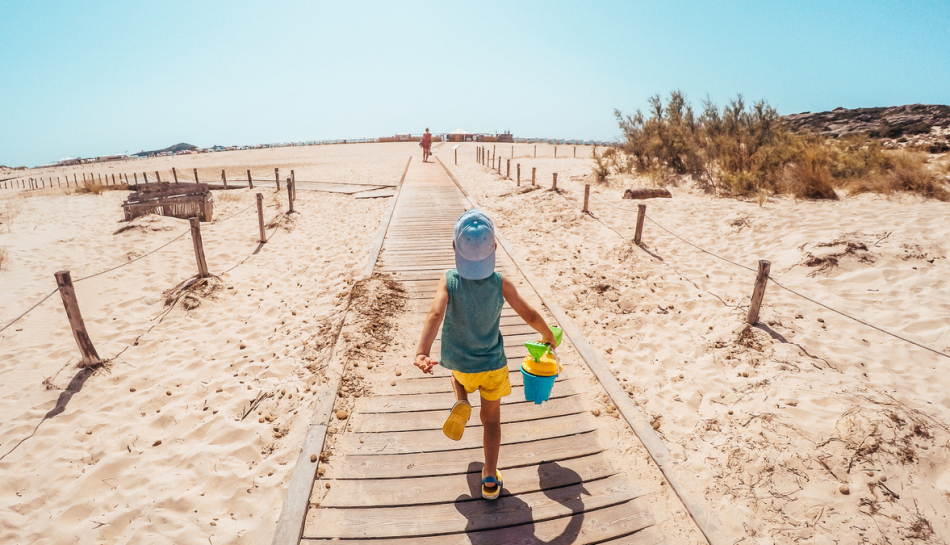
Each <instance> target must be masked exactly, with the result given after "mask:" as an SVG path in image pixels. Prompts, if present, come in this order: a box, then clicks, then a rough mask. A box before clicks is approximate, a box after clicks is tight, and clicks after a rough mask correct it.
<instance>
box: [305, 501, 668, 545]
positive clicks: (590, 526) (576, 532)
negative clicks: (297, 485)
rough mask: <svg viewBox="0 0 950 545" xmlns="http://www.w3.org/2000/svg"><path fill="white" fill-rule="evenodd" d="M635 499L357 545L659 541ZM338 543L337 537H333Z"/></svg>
mask: <svg viewBox="0 0 950 545" xmlns="http://www.w3.org/2000/svg"><path fill="white" fill-rule="evenodd" d="M644 503H645V498H644V499H636V500H632V501H630V502H625V503H621V504H618V505H614V506H611V507H607V508H604V509H597V510H591V511H584V512H581V513H578V514H572V515H571V516H569V517H561V518H555V519H551V520H546V521H539V522H531V523H528V524H525V525H518V526H509V527H506V528H493V529H490V530H485V531H481V532H459V533H453V534H442V535H437V536H424V537H420V536H413V537H408V538H395V539H390V538H387V539H366V540H360V542H359V544H360V545H535V544H537V545H541V544H545V543H549V544H559V545H568V544H571V545H587V544H595V543H597V544H599V543H603V544H604V545H660V544H662V543H665V540H664V536H663V534H662V533H660V530H659V528H657V526H655V524H654V521H653V518H652V516H651V515H650V514H649V513H648V512H647V511H646V509H645V508H643V505H644ZM328 542H329V540H326V539H310V538H304V540H303V541H301V542H300V543H301V545H322V544H324V543H328ZM337 543H339V541H337Z"/></svg>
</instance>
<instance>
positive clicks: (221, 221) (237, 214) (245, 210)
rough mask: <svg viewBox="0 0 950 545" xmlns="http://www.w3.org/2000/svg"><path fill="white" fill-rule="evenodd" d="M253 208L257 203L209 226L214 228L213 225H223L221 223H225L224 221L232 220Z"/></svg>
mask: <svg viewBox="0 0 950 545" xmlns="http://www.w3.org/2000/svg"><path fill="white" fill-rule="evenodd" d="M255 206H257V203H254V204H252V205H251V206H248V207H247V208H245V209H244V210H241V211H240V212H237V213H235V214H232V215H230V216H228V217H226V218H224V219H223V220H218V221H216V222H214V223H212V224H211V225H212V226H214V225H217V224H219V223H223V222H225V221H228V220H229V219H231V218H233V217H234V216H239V215H241V214H243V213H245V212H247V211H248V210H250V209H251V208H254V207H255Z"/></svg>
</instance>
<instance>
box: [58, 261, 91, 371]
mask: <svg viewBox="0 0 950 545" xmlns="http://www.w3.org/2000/svg"><path fill="white" fill-rule="evenodd" d="M54 276H55V277H56V286H57V287H59V295H60V297H62V298H63V306H64V307H65V308H66V318H67V319H69V327H70V329H72V330H73V338H74V339H76V344H77V345H79V352H80V354H82V363H80V367H93V366H96V365H99V364H100V363H102V360H100V359H99V354H98V353H97V352H96V347H95V346H93V344H92V340H91V339H90V338H89V334H88V333H87V332H86V324H85V322H83V319H82V313H81V312H79V301H77V300H76V291H75V290H74V289H73V280H72V278H71V277H70V276H69V271H59V272H58V273H56V274H55V275H54Z"/></svg>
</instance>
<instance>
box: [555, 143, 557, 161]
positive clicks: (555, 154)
mask: <svg viewBox="0 0 950 545" xmlns="http://www.w3.org/2000/svg"><path fill="white" fill-rule="evenodd" d="M554 158H555V159H557V146H554Z"/></svg>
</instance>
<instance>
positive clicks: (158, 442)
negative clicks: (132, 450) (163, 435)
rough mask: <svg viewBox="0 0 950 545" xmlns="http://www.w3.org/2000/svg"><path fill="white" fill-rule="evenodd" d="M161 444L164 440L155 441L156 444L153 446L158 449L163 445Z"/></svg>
mask: <svg viewBox="0 0 950 545" xmlns="http://www.w3.org/2000/svg"><path fill="white" fill-rule="evenodd" d="M161 444H162V440H161V439H159V440H158V441H155V442H154V443H152V446H153V447H157V446H158V445H161Z"/></svg>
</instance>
